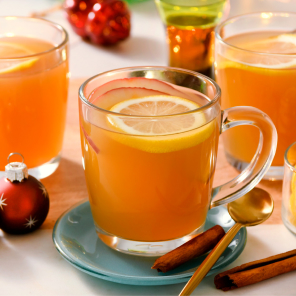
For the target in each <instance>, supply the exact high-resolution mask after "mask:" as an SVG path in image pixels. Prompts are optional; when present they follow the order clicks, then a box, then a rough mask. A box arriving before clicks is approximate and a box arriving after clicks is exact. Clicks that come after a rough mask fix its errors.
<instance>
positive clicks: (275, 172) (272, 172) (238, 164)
mask: <svg viewBox="0 0 296 296" xmlns="http://www.w3.org/2000/svg"><path fill="white" fill-rule="evenodd" d="M225 157H226V159H227V162H228V163H229V164H230V165H232V166H233V167H234V168H235V169H237V170H238V171H239V172H241V171H243V170H244V169H245V168H246V167H247V166H248V165H249V163H247V162H244V161H241V160H238V159H236V158H235V157H233V156H232V155H230V154H229V153H227V152H226V151H225ZM283 177H284V166H271V167H270V168H269V169H268V171H267V173H266V174H265V175H264V177H263V178H262V179H263V180H269V181H276V180H283Z"/></svg>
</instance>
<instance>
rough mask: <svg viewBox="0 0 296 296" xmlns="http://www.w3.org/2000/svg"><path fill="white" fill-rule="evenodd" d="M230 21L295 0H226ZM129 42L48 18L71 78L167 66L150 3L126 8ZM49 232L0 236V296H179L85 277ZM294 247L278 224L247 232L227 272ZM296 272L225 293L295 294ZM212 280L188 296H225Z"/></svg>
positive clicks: (1, 6)
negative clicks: (65, 42)
mask: <svg viewBox="0 0 296 296" xmlns="http://www.w3.org/2000/svg"><path fill="white" fill-rule="evenodd" d="M57 3H59V2H57V1H53V0H2V1H0V15H23V16H28V15H30V14H31V13H32V12H36V11H41V10H43V9H46V8H49V7H52V6H53V5H55V4H57ZM230 6H231V9H230V16H233V15H237V14H242V13H247V12H252V11H276V10H277V11H294V12H296V0H290V1H289V0H277V1H276V0H244V1H243V0H231V1H230ZM130 9H131V12H132V32H131V37H130V38H129V39H128V40H126V41H124V42H122V43H121V44H120V45H119V46H117V47H108V48H103V47H98V46H95V45H92V44H89V43H85V42H83V41H82V40H81V39H80V37H79V36H77V35H75V33H74V32H73V31H72V29H71V27H70V26H69V24H68V22H67V21H66V19H65V17H64V15H63V12H62V11H57V12H55V13H53V14H51V15H49V16H48V17H47V18H48V19H50V20H52V21H55V22H57V23H59V24H61V25H62V26H64V27H65V28H66V30H67V31H68V32H69V35H70V70H71V74H72V77H75V78H79V77H90V76H93V75H95V74H98V73H99V72H102V71H107V70H111V69H114V68H121V67H127V66H136V65H166V46H165V35H164V29H163V26H162V23H161V21H160V18H159V16H158V13H157V11H156V8H155V5H154V3H153V1H147V2H143V3H138V4H134V5H131V6H130ZM51 235H52V231H51V230H37V231H35V232H33V233H31V234H28V235H25V236H11V235H4V234H3V233H1V231H0V259H1V261H0V262H1V263H0V295H4V296H6V295H18V296H19V295H24V296H25V295H30V296H34V295H43V296H47V295H50V296H51V295H178V294H179V292H180V291H181V290H182V288H183V286H184V284H175V285H168V286H154V287H153V286H149V287H144V286H129V285H122V284H116V283H112V282H107V281H104V280H101V279H97V278H94V277H92V276H89V275H87V274H85V273H83V272H81V271H79V270H77V269H75V268H74V267H72V266H71V265H70V264H68V263H67V262H66V261H65V260H64V259H63V258H62V257H61V256H60V255H59V253H58V252H57V251H56V249H55V247H54V245H53V242H52V238H51ZM295 248H296V237H295V236H294V235H293V234H291V233H290V232H289V231H288V230H287V229H286V228H285V227H284V226H283V225H282V224H281V225H260V226H256V227H254V228H248V240H247V244H246V248H245V250H244V251H243V253H242V254H241V256H240V257H239V258H238V259H237V260H236V261H235V262H234V263H232V264H231V265H230V266H228V267H227V269H228V268H231V267H234V266H237V265H240V264H243V263H246V262H249V261H253V260H257V259H261V258H265V257H268V256H271V255H275V254H278V253H281V252H285V251H288V250H291V249H295ZM295 276H296V272H291V273H289V274H285V275H281V276H278V277H276V278H273V279H270V280H267V281H264V282H261V283H258V284H255V285H252V286H248V287H245V288H241V289H237V290H234V291H230V292H227V293H228V295H246V296H247V295H252V296H257V295H258V296H259V295H266V296H275V295H296V288H295ZM213 278H214V276H209V277H207V278H206V279H204V280H203V282H202V283H201V284H200V285H199V287H198V288H197V289H196V290H195V291H194V292H193V295H225V294H224V292H222V291H219V290H216V289H215V287H214V283H213Z"/></svg>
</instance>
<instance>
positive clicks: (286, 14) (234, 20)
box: [215, 11, 296, 57]
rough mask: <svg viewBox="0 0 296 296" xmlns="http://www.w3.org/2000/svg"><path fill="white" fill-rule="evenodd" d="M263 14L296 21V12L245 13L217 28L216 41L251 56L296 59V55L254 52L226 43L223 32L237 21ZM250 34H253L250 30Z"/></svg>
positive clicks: (229, 19)
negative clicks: (221, 33) (291, 18)
mask: <svg viewBox="0 0 296 296" xmlns="http://www.w3.org/2000/svg"><path fill="white" fill-rule="evenodd" d="M263 14H266V15H270V16H269V17H270V18H271V17H273V16H282V17H284V16H286V17H287V16H288V17H292V16H293V17H294V18H295V19H296V12H288V11H260V12H251V13H244V14H240V15H236V16H233V17H231V18H228V19H226V20H225V21H223V22H222V23H220V24H219V25H218V26H217V27H216V28H215V39H216V40H218V41H219V42H220V43H222V44H223V45H225V46H228V47H231V48H233V49H235V50H238V51H242V52H246V53H250V54H256V55H261V56H271V57H294V56H296V53H270V52H260V51H254V50H248V49H245V48H243V47H239V46H236V45H233V44H231V43H229V42H226V41H225V40H224V38H223V37H222V36H221V35H220V32H221V30H222V29H223V28H224V27H225V26H227V25H229V24H232V23H234V22H236V21H237V20H240V19H243V18H251V17H258V16H262V15H263ZM249 32H252V30H250V31H249Z"/></svg>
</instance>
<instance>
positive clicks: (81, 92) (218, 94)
mask: <svg viewBox="0 0 296 296" xmlns="http://www.w3.org/2000/svg"><path fill="white" fill-rule="evenodd" d="M149 69H152V70H171V71H174V72H180V73H186V74H190V75H192V76H195V77H198V78H202V79H205V80H207V81H208V82H210V83H211V84H212V85H213V87H214V88H215V90H216V92H215V95H214V98H213V99H210V101H209V102H208V103H207V104H205V105H203V106H201V107H199V108H196V109H193V110H189V111H186V112H182V113H175V114H167V115H153V116H152V115H148V116H147V115H129V114H124V113H119V112H114V111H110V110H106V109H104V108H100V107H98V106H96V105H94V104H92V103H91V102H89V101H88V99H87V98H86V97H85V96H84V89H85V88H86V86H87V85H88V83H90V82H91V81H93V80H94V79H96V78H98V77H100V76H105V75H110V74H109V73H120V72H128V71H129V72H132V71H140V70H149ZM148 79H149V78H148ZM78 95H79V99H80V101H81V102H82V103H84V104H85V105H87V106H88V107H89V108H92V109H95V110H97V111H100V112H104V113H106V114H110V115H115V116H120V117H125V118H131V117H132V118H168V117H174V116H180V115H187V114H192V113H196V112H200V111H204V110H206V109H208V108H210V107H212V106H213V105H215V104H216V103H217V102H218V101H219V98H220V97H221V89H220V87H219V85H218V84H217V83H216V82H215V81H214V80H213V79H211V78H209V77H208V76H206V75H203V74H201V73H198V72H194V71H190V70H186V69H182V68H174V67H165V66H134V67H124V68H118V69H113V70H109V71H104V72H101V73H99V74H97V75H94V76H92V77H90V78H89V79H87V80H86V81H85V82H84V83H83V84H82V85H81V86H80V87H79V90H78ZM206 97H207V98H208V96H206Z"/></svg>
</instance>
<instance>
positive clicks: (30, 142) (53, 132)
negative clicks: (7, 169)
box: [0, 18, 69, 178]
mask: <svg viewBox="0 0 296 296" xmlns="http://www.w3.org/2000/svg"><path fill="white" fill-rule="evenodd" d="M1 22H4V20H3V19H2V20H1V21H0V23H1ZM6 22H7V23H8V25H7V29H8V28H9V27H10V28H11V32H14V31H13V29H14V26H17V24H18V26H23V28H26V26H27V27H28V30H29V29H31V30H32V28H31V26H32V24H34V25H36V26H40V27H39V30H37V29H36V31H37V32H40V30H41V31H42V30H44V32H43V34H44V33H49V34H50V33H51V32H54V33H55V34H56V36H55V38H56V40H50V38H47V39H44V38H43V37H41V36H38V34H36V35H37V36H36V37H33V36H34V30H32V33H31V36H30V37H28V36H24V35H25V34H23V35H21V33H20V34H18V31H17V30H18V29H17V28H16V29H15V32H16V33H15V34H12V36H10V35H9V34H7V35H6V36H3V37H1V38H0V85H1V108H0V120H1V124H0V136H1V139H2V141H1V145H0V167H2V168H4V166H5V165H6V164H7V156H8V155H9V154H10V153H11V152H19V153H21V154H22V155H23V156H24V159H25V162H26V164H27V166H28V168H29V169H33V171H32V173H33V175H35V176H37V177H39V178H41V177H45V176H47V175H49V174H51V173H52V172H53V170H54V169H55V168H56V167H57V165H58V161H59V154H60V152H61V148H62V142H63V134H64V128H65V117H66V106H67V91H68V73H69V69H68V59H67V34H66V32H65V31H64V30H63V29H61V28H60V27H59V26H57V27H55V25H54V24H52V23H49V22H46V21H42V20H34V19H29V18H28V19H26V18H20V19H18V18H15V19H13V18H12V19H11V20H10V19H9V18H8V20H6ZM39 22H40V23H41V24H40V25H39ZM47 27H49V28H47ZM0 30H2V29H0ZM24 31H25V30H24ZM58 34H60V35H61V37H60V40H59V38H58ZM28 35H29V34H28ZM32 35H33V36H32ZM59 41H60V44H58V43H57V42H59ZM44 164H48V167H46V165H45V167H42V166H43V165H44ZM50 164H51V165H50Z"/></svg>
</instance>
